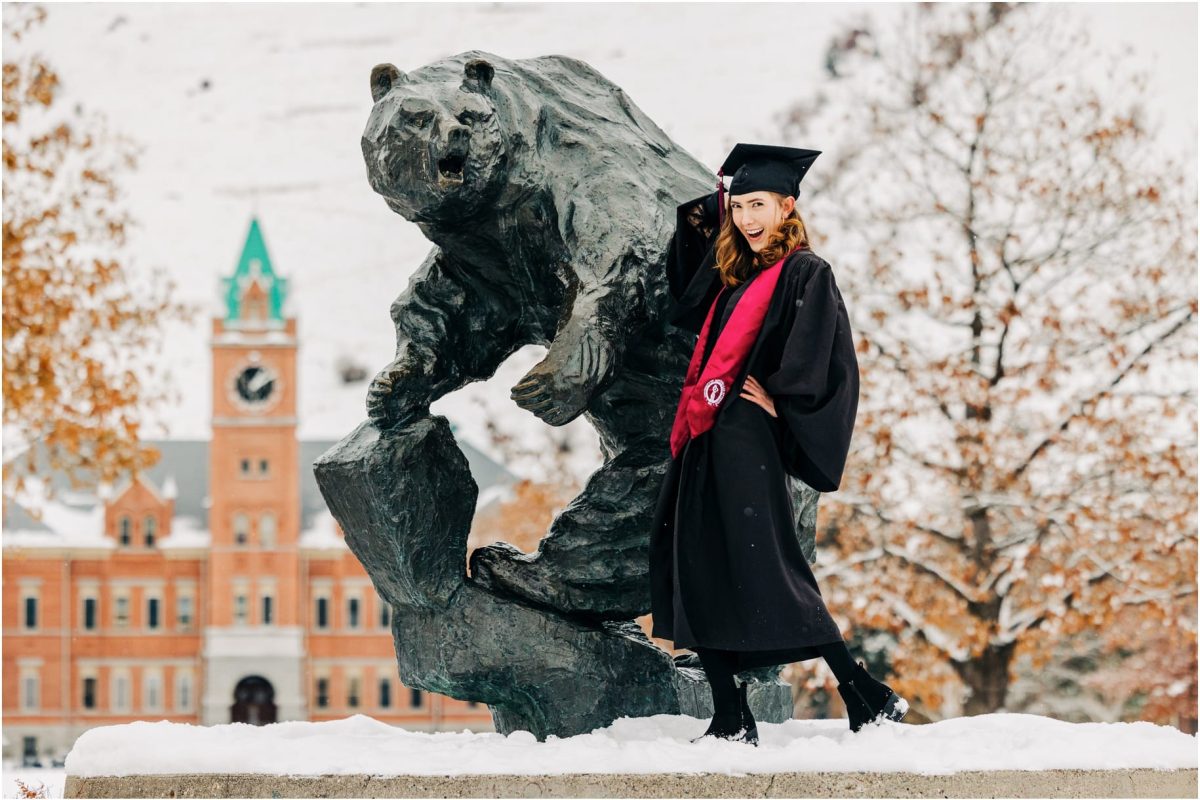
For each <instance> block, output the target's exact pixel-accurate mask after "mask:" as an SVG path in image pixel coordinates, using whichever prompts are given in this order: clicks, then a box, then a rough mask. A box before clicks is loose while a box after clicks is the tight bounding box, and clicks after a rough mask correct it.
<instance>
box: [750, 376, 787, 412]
mask: <svg viewBox="0 0 1200 800" xmlns="http://www.w3.org/2000/svg"><path fill="white" fill-rule="evenodd" d="M741 396H742V397H744V398H745V399H747V400H749V401H750V402H752V403H757V404H758V405H760V406H762V407H763V409H765V410H766V412H767V413H768V414H770V415H771V416H772V417H778V416H779V415H778V414H776V413H775V401H774V400H772V399H771V395H769V394H767V391H766V390H765V389H763V387H762V384H760V383H759V382H758V381H756V380H755V379H754V376H753V375H747V376H746V383H745V384H744V385H743V386H742V395H741Z"/></svg>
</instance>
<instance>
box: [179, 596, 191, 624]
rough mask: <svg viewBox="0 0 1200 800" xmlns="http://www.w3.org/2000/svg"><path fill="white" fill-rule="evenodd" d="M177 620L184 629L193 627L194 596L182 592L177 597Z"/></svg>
mask: <svg viewBox="0 0 1200 800" xmlns="http://www.w3.org/2000/svg"><path fill="white" fill-rule="evenodd" d="M175 621H176V623H177V624H178V625H179V627H180V629H182V630H190V629H191V627H192V596H191V595H190V594H181V595H179V596H178V597H177V598H176V599H175Z"/></svg>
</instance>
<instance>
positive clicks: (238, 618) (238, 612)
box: [233, 590, 248, 625]
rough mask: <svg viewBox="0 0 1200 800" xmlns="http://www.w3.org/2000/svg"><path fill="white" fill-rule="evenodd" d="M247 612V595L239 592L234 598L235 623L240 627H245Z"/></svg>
mask: <svg viewBox="0 0 1200 800" xmlns="http://www.w3.org/2000/svg"><path fill="white" fill-rule="evenodd" d="M247 610H248V609H247V600H246V593H245V592H244V591H241V590H239V591H238V593H237V594H235V595H234V596H233V621H234V622H235V623H237V624H238V625H245V624H246V612H247Z"/></svg>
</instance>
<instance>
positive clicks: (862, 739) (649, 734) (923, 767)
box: [66, 714, 1196, 797]
mask: <svg viewBox="0 0 1200 800" xmlns="http://www.w3.org/2000/svg"><path fill="white" fill-rule="evenodd" d="M704 726H705V721H704V720H702V719H696V718H694V717H689V716H682V715H670V714H659V715H655V716H652V717H639V718H629V717H624V718H621V719H618V720H617V721H615V722H614V723H613V724H612V725H610V726H607V727H605V728H602V729H600V730H597V731H593V732H591V733H588V734H583V735H580V736H573V737H569V738H564V739H559V738H557V737H548V739H547V740H546V741H545V742H539V741H538V740H537V739H536V738H535V737H534V736H533V735H532V734H530V733H529V732H527V731H518V732H515V733H512V734H510V735H508V736H504V735H501V734H498V733H472V732H470V731H463V732H460V733H454V732H449V731H443V732H439V733H434V734H429V733H420V732H416V731H406V730H404V729H402V728H397V727H393V726H391V725H386V724H384V723H382V722H379V721H377V720H373V719H371V718H370V717H366V716H362V715H356V716H353V717H349V718H346V719H341V720H334V721H330V722H281V723H276V724H273V725H266V726H261V727H255V726H252V725H216V726H212V727H201V726H196V725H184V724H179V723H172V722H166V721H162V722H154V723H151V722H135V723H131V724H127V725H111V726H107V727H101V728H94V729H92V730H89V731H87V732H86V733H84V734H83V735H82V736H80V737H79V739H78V741H76V743H75V746H74V748H73V749H72V750H71V753H70V754H69V755H68V756H67V765H66V766H67V775H68V777H67V785H66V796H67V797H534V796H542V797H947V796H948V797H1195V796H1196V740H1195V737H1193V736H1189V735H1187V734H1184V733H1182V732H1180V731H1178V730H1176V729H1174V728H1170V727H1166V726H1160V725H1153V724H1150V723H1148V722H1134V723H1070V722H1061V721H1059V720H1054V719H1049V718H1047V717H1039V716H1036V715H1032V714H984V715H981V716H977V717H965V718H960V719H951V720H944V721H942V722H934V723H931V724H928V725H903V724H896V723H890V722H889V723H882V724H878V725H868V726H867V727H865V728H864V729H863V730H862V731H860V732H859V733H852V732H851V731H850V730H848V729H847V728H846V725H845V721H844V720H789V721H787V722H784V723H779V724H773V723H760V724H759V733H760V736H761V741H760V743H759V746H758V747H752V746H750V745H747V744H741V743H736V742H728V741H725V740H721V739H706V740H702V741H700V742H697V743H695V744H691V743H689V739H690V738H691V737H695V736H697V735H699V734H700V732H701V731H702V730H703V729H704Z"/></svg>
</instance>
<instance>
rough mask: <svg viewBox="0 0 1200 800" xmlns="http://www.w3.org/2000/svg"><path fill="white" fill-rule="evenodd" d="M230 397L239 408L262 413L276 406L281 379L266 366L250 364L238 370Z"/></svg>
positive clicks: (235, 373) (232, 378) (233, 380)
mask: <svg viewBox="0 0 1200 800" xmlns="http://www.w3.org/2000/svg"><path fill="white" fill-rule="evenodd" d="M230 389H231V391H230V395H231V398H232V400H233V401H234V402H235V403H236V404H237V405H239V406H242V407H243V408H246V409H249V410H251V411H262V410H263V409H265V408H267V407H269V406H271V405H274V401H275V400H276V399H277V398H278V396H279V378H278V376H276V374H275V372H274V371H273V370H272V369H271V368H270V367H268V366H266V365H264V364H248V365H246V366H244V367H242V368H241V369H238V370H236V371H235V372H234V373H233V375H232V376H231V380H230Z"/></svg>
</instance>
